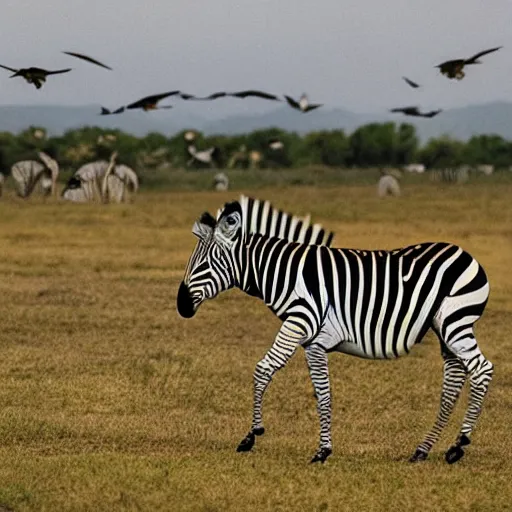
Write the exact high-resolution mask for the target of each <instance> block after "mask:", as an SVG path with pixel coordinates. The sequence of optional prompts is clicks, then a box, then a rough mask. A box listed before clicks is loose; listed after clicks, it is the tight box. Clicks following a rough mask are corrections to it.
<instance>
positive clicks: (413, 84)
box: [402, 76, 421, 89]
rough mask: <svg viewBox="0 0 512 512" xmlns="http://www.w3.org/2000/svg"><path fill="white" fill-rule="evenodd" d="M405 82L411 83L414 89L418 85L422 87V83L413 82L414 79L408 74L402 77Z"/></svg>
mask: <svg viewBox="0 0 512 512" xmlns="http://www.w3.org/2000/svg"><path fill="white" fill-rule="evenodd" d="M402 78H403V79H404V80H405V82H406V83H407V84H409V85H410V86H411V87H412V88H413V89H417V88H418V87H421V86H420V84H417V83H416V82H413V81H412V80H410V79H409V78H407V77H406V76H403V77H402Z"/></svg>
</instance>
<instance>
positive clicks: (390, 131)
mask: <svg viewBox="0 0 512 512" xmlns="http://www.w3.org/2000/svg"><path fill="white" fill-rule="evenodd" d="M396 139H397V137H396V134H395V123H370V124H367V125H364V126H361V127H359V128H357V129H356V130H355V131H354V132H353V133H352V134H351V135H350V137H349V148H350V158H349V162H350V164H351V165H352V166H356V167H373V166H381V165H393V164H394V163H395V158H396V157H395V146H396Z"/></svg>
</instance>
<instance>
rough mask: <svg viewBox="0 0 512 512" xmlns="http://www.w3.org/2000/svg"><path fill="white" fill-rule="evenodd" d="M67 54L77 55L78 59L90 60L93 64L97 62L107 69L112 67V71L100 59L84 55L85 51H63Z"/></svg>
mask: <svg viewBox="0 0 512 512" xmlns="http://www.w3.org/2000/svg"><path fill="white" fill-rule="evenodd" d="M62 53H65V54H66V55H71V56H72V57H77V58H78V59H82V60H86V61H87V62H90V63H92V64H96V65H97V66H101V67H102V68H105V69H110V70H111V71H112V68H111V67H109V66H107V65H106V64H103V63H102V62H100V61H99V60H96V59H93V58H92V57H89V56H87V55H84V54H83V53H76V52H62Z"/></svg>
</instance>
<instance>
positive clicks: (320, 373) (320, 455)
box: [306, 345, 332, 463]
mask: <svg viewBox="0 0 512 512" xmlns="http://www.w3.org/2000/svg"><path fill="white" fill-rule="evenodd" d="M306 360H307V362H308V367H309V376H310V377H311V381H312V382H313V387H314V388H315V395H316V399H317V410H318V416H319V417H320V445H319V447H318V451H317V452H316V453H315V456H314V457H313V458H312V459H311V462H312V463H313V462H322V463H324V462H325V460H326V459H327V457H329V455H331V453H332V441H331V389H330V386H329V367H328V364H327V353H326V352H325V350H324V348H323V347H321V346H320V345H310V346H309V347H306Z"/></svg>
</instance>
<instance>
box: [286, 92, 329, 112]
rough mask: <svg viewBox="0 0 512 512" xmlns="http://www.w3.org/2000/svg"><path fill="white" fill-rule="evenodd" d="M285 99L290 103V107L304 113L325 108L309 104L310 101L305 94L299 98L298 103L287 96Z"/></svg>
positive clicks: (320, 105)
mask: <svg viewBox="0 0 512 512" xmlns="http://www.w3.org/2000/svg"><path fill="white" fill-rule="evenodd" d="M284 97H285V99H286V101H287V102H288V105H290V107H292V108H294V109H295V110H300V111H301V112H303V113H305V112H309V111H311V110H315V109H316V108H319V107H322V106H323V105H322V104H315V105H312V104H311V103H309V99H308V97H307V95H306V94H305V93H304V94H303V95H302V96H301V97H300V98H299V100H298V101H297V100H295V99H293V98H292V97H291V96H286V94H285V95H284Z"/></svg>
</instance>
